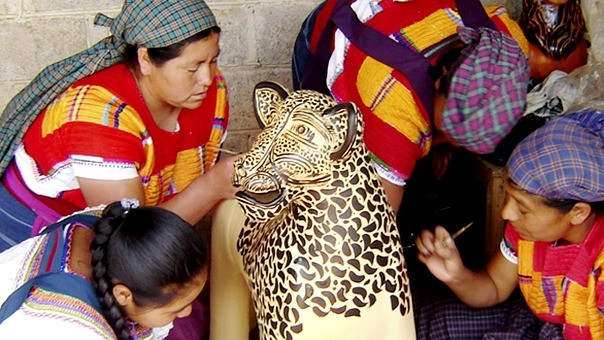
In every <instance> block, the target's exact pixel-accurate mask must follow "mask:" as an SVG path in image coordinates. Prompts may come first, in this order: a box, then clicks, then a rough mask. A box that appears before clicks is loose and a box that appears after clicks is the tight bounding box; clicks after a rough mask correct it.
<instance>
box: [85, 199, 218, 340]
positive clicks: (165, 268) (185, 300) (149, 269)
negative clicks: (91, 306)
mask: <svg viewBox="0 0 604 340" xmlns="http://www.w3.org/2000/svg"><path fill="white" fill-rule="evenodd" d="M94 231H95V239H94V240H93V242H92V245H91V250H92V265H93V281H94V284H95V288H96V290H97V295H98V296H99V299H100V301H101V304H102V305H103V308H104V309H105V316H106V318H107V321H108V322H109V323H110V324H111V325H112V327H113V329H114V331H115V332H116V335H117V337H118V338H120V339H122V338H128V336H129V330H128V328H127V327H125V318H126V317H128V318H130V319H131V320H133V321H136V322H138V323H140V324H141V325H143V326H146V327H160V326H164V325H166V324H168V323H169V322H171V321H173V320H174V319H175V318H177V317H184V316H187V315H188V314H189V313H190V311H191V303H192V302H193V300H194V299H195V298H196V297H197V295H199V293H200V292H201V290H202V288H203V286H204V284H205V282H206V279H207V274H208V256H207V246H206V243H205V240H204V239H203V238H202V237H201V235H199V233H198V232H197V231H195V229H194V228H193V227H192V226H191V225H190V224H189V223H187V222H185V221H184V220H182V219H181V218H180V217H178V216H177V215H175V214H174V213H171V212H169V211H167V210H164V209H161V208H157V207H141V208H130V207H124V206H123V204H122V203H120V202H116V203H112V204H110V205H108V206H107V207H106V208H105V210H104V211H103V216H102V218H101V219H100V220H99V221H98V222H97V223H96V225H95V227H94Z"/></svg>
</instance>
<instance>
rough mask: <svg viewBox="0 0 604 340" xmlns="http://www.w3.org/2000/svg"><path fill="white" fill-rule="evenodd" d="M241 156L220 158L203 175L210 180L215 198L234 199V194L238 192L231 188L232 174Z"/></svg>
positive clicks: (236, 189) (237, 189)
mask: <svg viewBox="0 0 604 340" xmlns="http://www.w3.org/2000/svg"><path fill="white" fill-rule="evenodd" d="M240 157H241V155H237V156H229V157H223V158H220V160H219V161H218V162H217V163H216V164H215V165H214V166H213V167H212V168H211V169H210V170H209V171H208V172H207V173H206V174H205V175H204V176H210V177H211V178H212V180H211V182H210V183H211V184H212V190H213V191H214V192H215V195H216V197H220V198H221V199H231V198H235V194H236V193H237V192H238V191H240V189H239V188H236V187H234V186H233V182H232V179H233V173H234V172H235V161H236V160H237V159H238V158H240Z"/></svg>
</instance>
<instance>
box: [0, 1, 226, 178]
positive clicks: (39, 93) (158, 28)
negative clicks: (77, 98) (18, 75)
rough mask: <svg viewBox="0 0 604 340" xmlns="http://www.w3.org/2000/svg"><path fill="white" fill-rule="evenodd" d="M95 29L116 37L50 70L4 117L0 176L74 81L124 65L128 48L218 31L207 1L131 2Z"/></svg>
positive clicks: (14, 101) (0, 126) (97, 21)
mask: <svg viewBox="0 0 604 340" xmlns="http://www.w3.org/2000/svg"><path fill="white" fill-rule="evenodd" d="M94 23H95V25H101V26H105V27H109V28H110V29H111V34H112V35H111V36H109V37H107V38H105V39H103V40H101V41H99V42H98V43H96V44H95V45H93V46H92V47H90V48H89V49H87V50H85V51H82V52H80V53H78V54H75V55H73V56H71V57H68V58H66V59H63V60H61V61H59V62H56V63H54V64H52V65H50V66H47V67H46V68H45V69H44V70H42V72H40V73H39V74H38V75H37V76H36V77H35V78H34V80H32V82H31V83H29V85H27V86H26V87H25V88H24V89H23V90H21V92H19V93H18V94H17V95H16V96H15V97H14V98H13V99H12V100H11V101H10V102H9V103H8V105H7V106H6V108H5V109H4V111H3V112H2V116H1V117H0V173H4V170H6V167H7V166H8V164H9V163H10V161H11V160H12V157H13V154H14V152H15V149H16V148H17V146H18V145H19V144H20V143H21V139H22V138H23V135H24V134H25V132H26V131H27V129H28V128H29V126H30V125H31V123H32V122H33V121H34V119H35V118H36V117H37V116H38V114H39V113H40V112H41V111H42V110H43V109H44V108H45V107H46V106H47V105H48V104H49V103H50V102H51V101H52V100H53V99H54V98H55V97H57V96H58V95H60V94H61V93H63V92H64V91H65V90H67V89H68V88H69V87H70V86H71V85H72V84H73V83H74V82H75V81H77V80H79V79H82V78H84V77H86V76H88V75H91V74H93V73H94V72H96V71H100V70H102V69H105V68H107V67H109V66H111V65H114V64H117V63H119V62H120V61H122V56H121V52H123V51H124V49H125V47H126V44H130V45H135V46H139V47H149V48H158V47H166V46H169V45H172V44H174V43H177V42H180V41H182V40H184V39H186V38H189V37H191V36H193V35H195V34H197V33H199V32H201V31H203V30H206V29H208V28H211V27H213V26H216V25H217V24H216V19H215V17H214V14H213V13H212V11H211V10H210V9H209V7H208V6H207V5H206V3H205V2H204V1H203V0H126V1H125V3H124V6H123V7H122V11H121V12H120V13H119V14H118V16H117V17H116V18H115V19H111V18H109V17H107V16H105V15H103V14H100V13H99V14H97V16H96V18H95V20H94Z"/></svg>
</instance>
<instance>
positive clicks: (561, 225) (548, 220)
mask: <svg viewBox="0 0 604 340" xmlns="http://www.w3.org/2000/svg"><path fill="white" fill-rule="evenodd" d="M504 189H505V192H506V202H505V205H504V207H503V211H502V212H501V216H502V218H503V219H504V220H508V222H509V223H510V224H511V225H512V227H513V228H514V229H515V230H516V232H518V234H519V235H520V236H521V237H522V238H523V239H525V240H528V241H543V242H554V241H556V240H559V239H568V238H569V233H570V232H571V231H572V224H571V223H570V216H569V215H570V214H565V213H562V212H561V211H560V210H558V209H556V208H553V207H550V206H548V205H546V204H545V202H544V199H543V198H542V197H540V196H537V195H533V194H531V193H528V192H526V191H524V190H522V189H520V188H518V187H516V186H514V185H512V184H510V183H509V181H506V182H505V184H504Z"/></svg>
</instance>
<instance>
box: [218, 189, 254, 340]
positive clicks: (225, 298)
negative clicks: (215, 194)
mask: <svg viewBox="0 0 604 340" xmlns="http://www.w3.org/2000/svg"><path fill="white" fill-rule="evenodd" d="M244 221H245V215H244V214H243V212H242V211H241V209H240V208H239V204H238V203H237V201H235V200H228V201H224V202H222V203H220V205H219V206H218V207H217V209H216V210H215V211H214V213H213V214H212V245H211V252H212V254H211V267H210V339H211V340H221V339H232V340H238V339H248V337H249V332H250V329H251V328H252V327H253V326H255V315H254V313H253V308H252V303H251V297H250V292H249V289H248V286H247V283H246V280H245V277H244V276H243V262H242V260H241V256H240V255H239V253H238V252H237V237H238V236H239V231H240V230H241V228H242V227H243V223H244Z"/></svg>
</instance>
